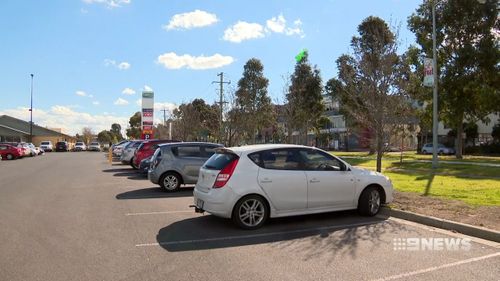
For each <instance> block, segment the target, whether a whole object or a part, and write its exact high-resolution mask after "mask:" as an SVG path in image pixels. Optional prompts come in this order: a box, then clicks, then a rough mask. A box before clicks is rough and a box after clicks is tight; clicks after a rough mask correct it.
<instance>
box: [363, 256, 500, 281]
mask: <svg viewBox="0 0 500 281" xmlns="http://www.w3.org/2000/svg"><path fill="white" fill-rule="evenodd" d="M498 256H500V252H496V253H493V254H489V255H486V256H481V257H477V258H470V259H466V260H461V261H457V262H452V263H447V264H443V265H439V266H433V267H429V268H425V269H420V270H415V271H411V272H406V273H401V274H398V275H393V276H389V277H385V278H380V279H375V280H373V281H388V280H396V279H400V278H405V277H410V276H413V275H418V274H422V273H427V272H431V271H436V270H440V269H443V268H448V267H453V266H457V265H462V264H466V263H471V262H476V261H480V260H485V259H489V258H494V257H498Z"/></svg>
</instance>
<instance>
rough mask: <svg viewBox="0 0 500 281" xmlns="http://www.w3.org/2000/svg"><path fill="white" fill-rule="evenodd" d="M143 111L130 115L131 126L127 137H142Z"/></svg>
mask: <svg viewBox="0 0 500 281" xmlns="http://www.w3.org/2000/svg"><path fill="white" fill-rule="evenodd" d="M141 119H142V116H141V112H139V111H137V112H136V113H134V115H132V116H131V117H130V120H129V121H128V123H129V125H130V127H129V128H127V137H129V138H131V139H140V138H141V133H142V131H141V129H142V127H141Z"/></svg>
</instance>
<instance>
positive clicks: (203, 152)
mask: <svg viewBox="0 0 500 281" xmlns="http://www.w3.org/2000/svg"><path fill="white" fill-rule="evenodd" d="M221 146H222V145H220V144H216V143H207V142H182V143H165V144H160V145H159V147H158V148H157V149H156V151H155V154H154V155H153V158H152V159H151V166H150V167H149V170H148V179H149V180H150V181H151V182H152V183H154V184H159V185H160V186H161V187H162V188H163V189H164V190H165V191H176V190H178V189H179V188H180V186H181V185H182V184H195V183H196V181H197V180H198V174H199V172H200V168H201V166H203V164H204V163H205V161H207V160H208V158H210V157H211V156H212V155H213V154H214V153H215V149H216V148H218V147H221Z"/></svg>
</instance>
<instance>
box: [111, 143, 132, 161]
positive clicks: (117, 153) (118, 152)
mask: <svg viewBox="0 0 500 281" xmlns="http://www.w3.org/2000/svg"><path fill="white" fill-rule="evenodd" d="M129 143H130V141H126V142H124V143H122V144H120V145H116V146H115V147H114V148H113V150H112V152H113V156H116V157H120V156H122V152H123V148H124V147H125V146H127V145H128V144H129Z"/></svg>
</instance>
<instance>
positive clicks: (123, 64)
mask: <svg viewBox="0 0 500 281" xmlns="http://www.w3.org/2000/svg"><path fill="white" fill-rule="evenodd" d="M117 67H118V69H120V70H127V69H129V68H130V63H128V62H126V61H124V62H121V63H120V64H118V66H117Z"/></svg>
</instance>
